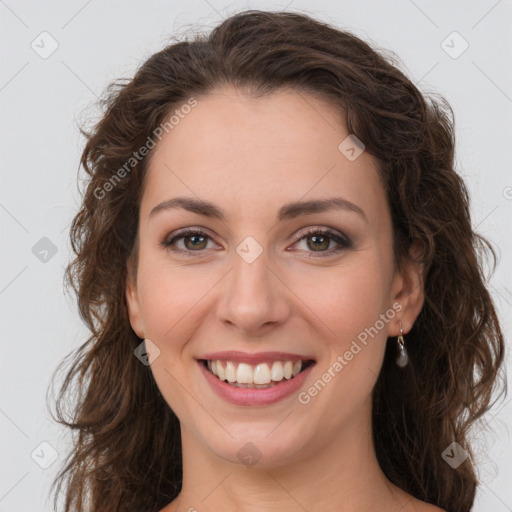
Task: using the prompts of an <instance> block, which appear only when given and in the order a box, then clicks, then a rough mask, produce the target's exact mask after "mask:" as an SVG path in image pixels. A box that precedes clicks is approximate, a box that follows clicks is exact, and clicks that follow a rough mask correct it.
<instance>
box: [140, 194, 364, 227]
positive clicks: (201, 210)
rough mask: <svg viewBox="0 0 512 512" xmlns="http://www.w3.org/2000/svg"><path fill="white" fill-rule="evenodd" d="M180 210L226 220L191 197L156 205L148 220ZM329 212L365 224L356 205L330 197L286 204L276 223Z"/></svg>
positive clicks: (212, 205)
mask: <svg viewBox="0 0 512 512" xmlns="http://www.w3.org/2000/svg"><path fill="white" fill-rule="evenodd" d="M176 208H181V209H183V210H187V211H189V212H193V213H197V214H199V215H203V216H205V217H212V218H217V219H219V220H221V221H225V220H226V215H225V213H224V212H223V211H222V210H221V209H220V208H219V207H218V206H216V205H214V204H213V203H211V202H209V201H204V200H201V199H194V198H192V197H174V198H173V199H169V200H167V201H164V202H162V203H160V204H157V205H156V206H155V207H154V208H153V209H152V210H151V211H150V212H149V219H151V218H152V217H154V216H155V215H156V214H157V213H159V212H163V211H168V210H172V209H176ZM331 210H345V211H351V212H355V213H358V214H359V215H361V216H362V217H363V218H364V220H365V221H366V222H368V218H367V217H366V214H365V213H364V211H363V210H362V209H361V208H360V207H359V206H357V205H356V204H354V203H352V202H351V201H348V200H347V199H343V198H342V197H331V198H328V199H314V200H311V201H297V202H293V203H288V204H285V205H284V206H282V207H281V208H280V209H279V212H278V214H277V219H278V221H282V220H287V219H294V218H295V217H298V216H300V215H308V214H313V213H321V212H326V211H331Z"/></svg>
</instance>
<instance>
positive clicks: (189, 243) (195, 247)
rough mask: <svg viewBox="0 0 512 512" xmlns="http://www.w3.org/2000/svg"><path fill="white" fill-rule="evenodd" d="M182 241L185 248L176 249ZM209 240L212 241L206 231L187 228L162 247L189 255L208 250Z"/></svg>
mask: <svg viewBox="0 0 512 512" xmlns="http://www.w3.org/2000/svg"><path fill="white" fill-rule="evenodd" d="M180 240H183V248H180V247H176V246H177V245H178V244H177V242H178V241H180ZM208 240H210V237H209V236H208V235H207V234H206V233H205V232H204V231H201V230H200V229H192V228H187V229H184V230H182V231H180V232H179V233H177V234H176V235H175V236H173V237H172V238H171V239H170V240H167V239H166V240H164V241H163V242H162V246H163V247H164V248H165V249H168V250H171V251H174V252H179V253H184V254H188V253H191V252H201V251H202V250H203V249H206V248H207V245H208Z"/></svg>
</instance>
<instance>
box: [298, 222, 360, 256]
mask: <svg viewBox="0 0 512 512" xmlns="http://www.w3.org/2000/svg"><path fill="white" fill-rule="evenodd" d="M308 239H309V240H308ZM303 240H305V245H306V249H305V250H306V252H313V253H320V254H318V256H319V257H325V256H331V255H332V254H334V253H338V252H340V251H342V250H344V249H348V248H350V247H352V242H351V240H350V239H349V238H348V237H347V236H345V235H342V234H341V233H339V234H338V233H336V232H333V231H331V230H327V229H319V228H313V229H309V230H307V231H306V232H302V233H301V234H300V235H299V239H298V240H297V242H295V243H296V244H297V243H299V242H302V241H303ZM332 242H335V245H336V244H337V247H334V248H332V247H331V243H332ZM311 257H316V256H311Z"/></svg>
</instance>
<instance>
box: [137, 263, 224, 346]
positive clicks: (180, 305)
mask: <svg viewBox="0 0 512 512" xmlns="http://www.w3.org/2000/svg"><path fill="white" fill-rule="evenodd" d="M139 265H140V266H139V269H140V272H139V276H140V277H139V297H140V303H141V312H142V316H143V319H144V326H145V330H146V333H147V337H148V338H150V339H154V341H155V342H157V343H158V344H159V345H162V347H163V349H164V350H169V351H171V350H172V351H176V350H178V349H179V348H180V344H184V343H185V342H186V340H187V339H188V338H189V337H190V336H191V335H192V333H193V330H194V329H195V328H197V325H198V324H199V323H200V321H201V318H202V317H203V316H204V315H203V313H204V312H202V311H201V310H202V304H203V303H204V298H205V295H206V294H207V293H208V291H209V290H211V289H212V288H213V287H214V286H215V283H216V282H217V281H218V277H217V276H216V275H215V272H212V271H211V269H210V271H209V272H206V269H201V268H200V265H199V266H196V265H187V264H184V265H177V264H173V265H171V264H169V263H168V262H166V261H163V262H162V261H161V258H156V257H154V256H151V255H148V256H146V257H143V256H142V255H141V260H140V264H139ZM189 335H190V336H189Z"/></svg>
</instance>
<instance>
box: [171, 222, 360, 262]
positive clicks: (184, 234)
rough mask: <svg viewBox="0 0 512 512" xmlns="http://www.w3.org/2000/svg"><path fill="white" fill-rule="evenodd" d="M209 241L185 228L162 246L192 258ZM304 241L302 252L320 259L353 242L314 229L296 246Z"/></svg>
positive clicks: (302, 237) (197, 230)
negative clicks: (181, 244) (310, 253)
mask: <svg viewBox="0 0 512 512" xmlns="http://www.w3.org/2000/svg"><path fill="white" fill-rule="evenodd" d="M209 240H211V237H210V236H209V235H208V234H206V233H205V232H204V231H202V230H201V229H198V228H184V229H182V230H181V231H179V232H178V233H176V234H175V235H174V236H173V237H172V238H170V239H165V240H164V241H163V242H162V243H161V245H162V247H164V248H165V249H167V250H170V251H173V252H177V253H181V254H184V255H186V256H192V253H194V252H203V250H204V249H207V248H208V241H209ZM303 240H305V241H306V248H305V249H301V250H304V251H306V252H313V253H319V254H318V256H320V257H324V256H330V255H332V254H334V253H338V252H340V251H342V250H344V249H348V248H350V247H352V242H351V241H350V239H349V238H348V237H347V236H346V235H343V234H341V233H337V232H333V231H331V230H327V229H320V228H313V229H309V230H307V231H305V232H304V231H303V232H302V233H301V234H300V235H299V238H298V239H297V241H296V242H295V244H294V245H296V244H298V243H299V242H302V241H303ZM179 241H183V246H182V247H181V248H180V247H177V246H178V245H179V244H178V242H179ZM333 242H334V243H335V247H331V244H332V243H333ZM336 245H337V246H336ZM311 257H316V256H311Z"/></svg>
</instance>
